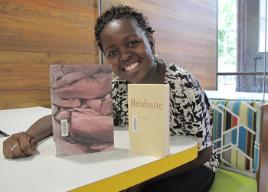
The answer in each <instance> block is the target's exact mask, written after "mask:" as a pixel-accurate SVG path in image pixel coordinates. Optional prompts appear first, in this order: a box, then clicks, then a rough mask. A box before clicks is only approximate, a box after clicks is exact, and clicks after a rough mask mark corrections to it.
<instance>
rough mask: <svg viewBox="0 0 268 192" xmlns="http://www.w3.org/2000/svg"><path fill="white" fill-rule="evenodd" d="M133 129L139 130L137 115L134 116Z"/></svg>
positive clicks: (134, 130)
mask: <svg viewBox="0 0 268 192" xmlns="http://www.w3.org/2000/svg"><path fill="white" fill-rule="evenodd" d="M132 130H133V132H137V131H138V118H137V116H133V117H132Z"/></svg>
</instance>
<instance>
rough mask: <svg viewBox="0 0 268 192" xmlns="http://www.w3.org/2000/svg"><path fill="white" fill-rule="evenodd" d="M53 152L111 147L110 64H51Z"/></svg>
mask: <svg viewBox="0 0 268 192" xmlns="http://www.w3.org/2000/svg"><path fill="white" fill-rule="evenodd" d="M50 85H51V106H52V124H53V136H54V141H55V145H56V156H65V155H75V154H84V153H93V152H101V151H108V150H112V149H113V148H114V134H113V112H112V68H111V66H110V65H93V64H84V65H60V64H58V65H51V67H50Z"/></svg>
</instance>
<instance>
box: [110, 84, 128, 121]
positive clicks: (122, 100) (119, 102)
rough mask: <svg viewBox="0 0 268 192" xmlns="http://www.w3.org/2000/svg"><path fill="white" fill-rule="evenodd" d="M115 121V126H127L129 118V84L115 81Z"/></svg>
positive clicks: (113, 88)
mask: <svg viewBox="0 0 268 192" xmlns="http://www.w3.org/2000/svg"><path fill="white" fill-rule="evenodd" d="M112 90H113V94H112V95H113V96H112V97H113V119H114V125H115V126H126V125H127V124H128V117H127V111H128V110H127V83H126V82H124V81H119V80H113V87H112Z"/></svg>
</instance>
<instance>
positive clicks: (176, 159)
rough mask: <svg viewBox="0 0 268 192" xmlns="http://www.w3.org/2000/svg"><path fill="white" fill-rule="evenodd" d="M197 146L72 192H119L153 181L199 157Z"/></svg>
mask: <svg viewBox="0 0 268 192" xmlns="http://www.w3.org/2000/svg"><path fill="white" fill-rule="evenodd" d="M197 152H198V149H197V145H195V146H193V147H191V148H189V149H186V150H184V151H181V152H178V153H175V154H172V155H168V156H166V157H164V158H161V159H158V160H156V161H153V162H151V163H148V164H145V165H142V166H139V167H136V168H134V169H131V170H128V171H125V172H122V173H119V174H117V175H113V176H111V177H108V178H105V179H102V180H99V181H96V182H94V183H91V184H87V185H84V186H82V187H78V188H76V189H72V190H71V191H72V192H85V191H94V192H107V190H108V191H111V192H113V191H114V192H115V191H116V192H118V191H121V190H124V189H127V188H129V187H131V186H134V185H136V184H139V183H141V182H143V181H146V180H148V179H151V178H153V177H155V176H158V175H160V174H162V173H165V172H167V171H169V170H172V169H174V168H176V167H178V166H181V165H183V164H185V163H187V162H189V161H191V160H193V159H195V158H196V157H197Z"/></svg>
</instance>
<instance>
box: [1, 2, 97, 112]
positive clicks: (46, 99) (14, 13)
mask: <svg viewBox="0 0 268 192" xmlns="http://www.w3.org/2000/svg"><path fill="white" fill-rule="evenodd" d="M97 16H98V8H97V0H79V1H76V0H27V1H23V0H0V109H6V108H16V107H30V106H36V105H40V106H48V107H49V106H50V93H49V77H48V75H49V65H51V64H55V63H63V64H73V63H80V64H84V63H98V62H99V61H98V50H97V46H96V44H95V39H94V23H95V20H96V17H97Z"/></svg>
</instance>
